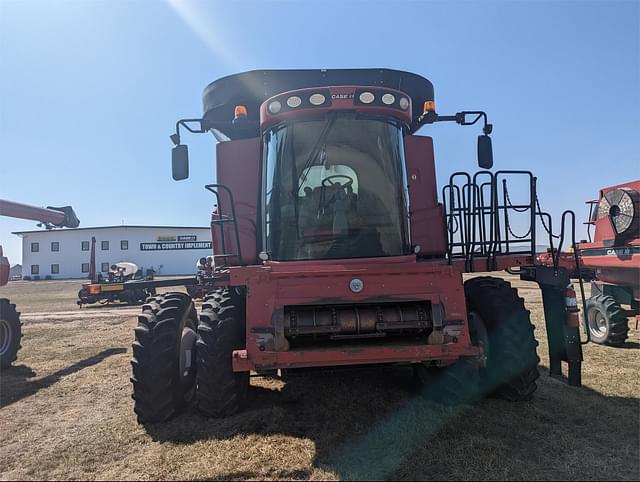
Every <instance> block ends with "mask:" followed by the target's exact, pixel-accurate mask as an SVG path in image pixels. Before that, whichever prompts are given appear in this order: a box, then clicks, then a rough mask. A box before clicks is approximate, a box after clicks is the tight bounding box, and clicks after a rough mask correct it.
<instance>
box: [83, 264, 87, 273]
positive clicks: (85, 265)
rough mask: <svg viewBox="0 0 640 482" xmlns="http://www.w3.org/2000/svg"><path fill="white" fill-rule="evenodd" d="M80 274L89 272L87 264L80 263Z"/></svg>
mask: <svg viewBox="0 0 640 482" xmlns="http://www.w3.org/2000/svg"><path fill="white" fill-rule="evenodd" d="M82 272H83V273H88V272H89V263H82Z"/></svg>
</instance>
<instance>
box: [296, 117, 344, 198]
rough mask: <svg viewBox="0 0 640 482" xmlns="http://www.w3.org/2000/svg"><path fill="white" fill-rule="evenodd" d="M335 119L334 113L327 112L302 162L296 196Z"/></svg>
mask: <svg viewBox="0 0 640 482" xmlns="http://www.w3.org/2000/svg"><path fill="white" fill-rule="evenodd" d="M335 120H336V115H335V114H329V117H328V118H327V120H326V121H325V123H324V126H323V127H322V132H320V135H319V136H318V139H316V142H315V144H314V145H313V149H311V154H310V155H309V158H308V159H307V161H306V162H305V164H304V167H303V168H302V176H303V177H302V179H300V182H299V183H298V189H297V191H296V196H297V195H298V193H299V192H300V187H301V186H302V185H304V182H305V181H306V180H307V176H308V175H309V172H310V170H311V169H310V167H312V166H314V160H315V158H316V157H318V154H319V153H320V148H321V146H322V145H323V144H324V143H325V142H326V140H327V137H328V136H329V131H330V130H331V127H333V124H334V122H335ZM305 171H306V172H305Z"/></svg>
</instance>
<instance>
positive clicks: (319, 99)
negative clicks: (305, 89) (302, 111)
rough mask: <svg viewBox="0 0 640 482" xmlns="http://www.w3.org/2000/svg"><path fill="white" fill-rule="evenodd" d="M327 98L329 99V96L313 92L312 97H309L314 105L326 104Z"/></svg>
mask: <svg viewBox="0 0 640 482" xmlns="http://www.w3.org/2000/svg"><path fill="white" fill-rule="evenodd" d="M325 100H327V98H326V97H325V96H324V95H322V94H313V95H312V96H311V97H309V102H311V103H312V104H313V105H322V104H324V101H325Z"/></svg>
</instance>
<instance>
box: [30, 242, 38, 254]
mask: <svg viewBox="0 0 640 482" xmlns="http://www.w3.org/2000/svg"><path fill="white" fill-rule="evenodd" d="M31 252H32V253H39V252H40V243H31Z"/></svg>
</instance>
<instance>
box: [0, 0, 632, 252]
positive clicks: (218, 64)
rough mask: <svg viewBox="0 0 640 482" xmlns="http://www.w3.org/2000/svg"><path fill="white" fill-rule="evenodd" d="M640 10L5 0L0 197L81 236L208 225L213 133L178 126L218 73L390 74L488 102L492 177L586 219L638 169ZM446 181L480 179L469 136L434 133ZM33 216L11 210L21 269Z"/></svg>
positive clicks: (10, 241) (463, 99)
mask: <svg viewBox="0 0 640 482" xmlns="http://www.w3.org/2000/svg"><path fill="white" fill-rule="evenodd" d="M639 25H640V2H638V1H625V2H621V1H614V0H606V1H598V2H588V1H571V2H562V1H511V2H507V1H474V2H454V1H447V2H430V1H373V0H367V1H351V2H348V1H345V0H341V1H322V2H320V1H318V2H316V1H265V0H262V1H226V2H216V1H207V2H204V1H179V0H175V1H161V0H135V1H134V0H131V1H123V0H101V1H91V0H85V1H56V0H45V1H35V0H33V1H14V0H0V145H1V146H2V147H1V149H0V186H1V187H0V198H5V199H11V200H15V201H20V202H25V203H30V204H35V205H48V204H51V205H57V204H71V205H72V206H74V208H75V209H76V212H77V213H78V217H79V218H80V220H81V222H82V225H83V226H98V225H107V224H121V223H123V222H124V223H127V224H176V225H180V224H184V225H206V224H207V222H208V216H209V212H210V208H211V204H212V202H211V198H210V196H209V195H208V194H207V193H206V192H205V191H204V189H203V186H204V184H206V183H207V182H211V181H212V180H213V177H214V152H215V151H214V141H213V138H212V137H211V136H202V135H200V136H190V137H188V138H185V139H186V140H187V142H188V143H189V145H190V155H191V178H190V179H189V180H188V181H183V182H180V183H176V182H174V181H172V180H171V175H170V149H171V142H170V140H169V138H168V135H169V134H170V133H171V132H172V129H173V126H174V124H175V121H176V120H177V119H178V118H182V117H189V116H194V117H197V116H199V115H200V114H201V111H200V108H201V97H200V95H201V93H202V89H203V88H204V87H205V86H206V85H207V84H208V83H209V82H211V81H212V80H215V79H216V78H219V77H221V76H224V75H228V74H231V73H235V72H238V71H244V70H251V69H257V68H347V67H389V68H396V69H404V70H409V71H413V72H416V73H419V74H421V75H424V76H425V77H427V78H429V79H430V80H431V81H432V82H433V83H434V85H435V92H436V103H437V106H438V111H439V112H440V113H442V114H449V113H454V112H456V111H458V110H462V109H483V110H486V111H487V112H488V114H489V116H490V120H491V121H492V122H493V124H494V134H493V144H494V157H495V161H496V168H500V169H509V168H513V169H530V170H532V171H534V173H535V174H536V175H537V176H538V178H539V195H540V198H541V202H542V204H543V208H545V209H547V210H549V211H551V212H552V213H554V214H556V215H558V214H559V213H560V212H561V211H562V210H563V209H565V208H571V209H574V210H575V211H576V212H577V215H578V219H579V220H582V219H583V218H584V217H586V212H585V207H584V201H585V200H587V199H590V198H593V197H595V196H597V191H598V189H599V188H600V187H604V186H607V185H611V184H617V183H621V182H624V181H626V180H631V179H633V178H638V177H639V174H640V162H639V156H640V127H639V121H638V112H639V111H640V88H639V86H640V73H639V71H640V34H639V30H640V27H639ZM421 133H422V134H430V135H433V136H434V138H435V144H436V162H437V171H438V179H439V183H440V185H442V183H443V181H444V180H445V179H446V178H447V177H448V175H449V174H450V173H451V172H453V171H457V170H474V169H475V136H476V135H477V134H478V132H477V129H475V128H460V127H457V126H455V125H447V124H442V125H437V126H433V127H430V128H429V129H424V130H423V131H421ZM34 226H35V223H33V222H30V221H20V220H13V219H10V218H0V242H1V243H2V245H3V246H4V248H5V252H6V253H7V254H8V255H9V256H10V259H11V261H12V262H13V263H15V262H19V261H20V257H21V254H20V242H19V239H18V238H17V237H16V236H14V235H12V234H10V233H11V231H16V230H27V229H32V228H34Z"/></svg>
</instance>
